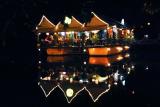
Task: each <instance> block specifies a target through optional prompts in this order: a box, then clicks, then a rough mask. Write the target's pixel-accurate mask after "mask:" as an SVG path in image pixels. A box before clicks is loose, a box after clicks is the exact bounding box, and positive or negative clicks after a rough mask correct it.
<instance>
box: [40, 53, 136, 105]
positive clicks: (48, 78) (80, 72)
mask: <svg viewBox="0 0 160 107" xmlns="http://www.w3.org/2000/svg"><path fill="white" fill-rule="evenodd" d="M39 70H40V77H39V83H38V84H39V86H40V87H41V88H42V90H43V92H44V94H45V96H46V97H47V96H49V95H50V93H51V92H52V91H54V89H56V88H59V89H60V90H61V91H62V92H63V93H64V96H65V97H66V99H67V101H68V103H70V102H71V101H72V100H73V99H74V98H75V97H76V96H77V95H78V94H79V93H80V92H81V91H87V92H88V93H89V95H90V96H91V98H92V100H93V101H94V102H96V101H97V100H98V99H99V97H101V96H102V95H103V94H104V93H106V92H108V91H109V90H110V89H111V87H112V86H117V85H118V86H125V84H126V79H125V78H126V77H127V76H128V75H129V74H130V73H131V72H132V71H134V65H133V64H132V63H131V62H130V60H129V53H125V54H119V55H114V56H110V57H80V56H77V55H75V56H48V57H47V60H46V61H43V62H42V63H41V64H40V66H39Z"/></svg>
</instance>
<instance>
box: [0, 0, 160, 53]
mask: <svg viewBox="0 0 160 107" xmlns="http://www.w3.org/2000/svg"><path fill="white" fill-rule="evenodd" d="M91 11H94V12H95V13H96V14H97V15H98V16H99V17H101V18H102V19H104V20H105V21H106V22H107V21H109V20H113V21H117V22H120V21H121V19H122V18H124V19H125V22H126V24H127V26H129V27H131V28H135V34H136V38H138V39H141V38H143V37H144V34H149V35H150V37H151V38H157V37H158V36H159V35H160V32H159V31H160V30H159V27H158V26H159V24H160V21H159V19H160V18H159V16H160V4H159V2H158V1H149V0H132V1H131V0H57V1H56V0H34V1H33V0H9V1H8V0H3V1H1V3H0V12H1V16H0V20H1V21H0V25H1V26H0V30H1V31H0V35H1V36H0V47H2V48H4V49H6V50H9V49H12V50H15V49H17V50H18V51H19V49H20V48H21V49H23V50H24V51H22V52H24V53H25V52H26V53H27V52H29V51H27V49H33V47H34V46H35V41H34V40H35V34H34V32H33V30H34V29H35V27H36V25H37V24H38V23H39V21H40V19H41V17H42V15H45V16H46V17H47V18H48V19H49V20H51V21H52V22H53V23H54V24H57V23H58V22H59V21H62V20H63V18H64V16H66V15H67V16H71V15H73V16H75V17H76V18H77V19H78V20H80V21H81V22H85V21H87V20H88V19H89V18H90V15H91V14H90V12H91ZM147 22H150V23H151V25H150V26H147ZM19 44H23V45H19ZM22 46H23V48H22ZM30 51H32V50H30ZM15 54H16V53H15ZM13 55H14V53H13Z"/></svg>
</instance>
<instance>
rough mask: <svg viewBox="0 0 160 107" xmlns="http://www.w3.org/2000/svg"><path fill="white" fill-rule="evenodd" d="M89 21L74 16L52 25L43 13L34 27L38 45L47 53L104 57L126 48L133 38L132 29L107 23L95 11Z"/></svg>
mask: <svg viewBox="0 0 160 107" xmlns="http://www.w3.org/2000/svg"><path fill="white" fill-rule="evenodd" d="M91 15H92V18H91V20H90V21H89V22H86V23H83V24H82V23H81V22H80V21H78V20H77V19H76V18H75V17H74V16H71V18H69V17H67V16H66V17H65V20H64V22H59V23H58V24H57V25H55V24H53V23H52V22H51V21H50V20H49V19H48V18H47V17H46V16H44V15H43V16H42V18H41V21H40V22H39V24H38V25H37V26H36V29H35V33H36V35H37V48H38V50H39V51H40V50H41V49H42V50H43V52H45V53H46V54H47V55H71V54H82V55H89V56H107V55H113V54H118V53H121V52H125V51H128V50H129V48H130V43H131V42H132V41H133V40H134V33H133V29H129V28H123V27H117V26H116V25H110V24H109V23H107V22H105V21H104V20H102V19H101V18H100V17H98V16H97V15H96V14H95V13H94V12H91Z"/></svg>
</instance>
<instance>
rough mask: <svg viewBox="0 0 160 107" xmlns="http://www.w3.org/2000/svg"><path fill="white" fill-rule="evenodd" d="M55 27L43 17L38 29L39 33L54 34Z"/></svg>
mask: <svg viewBox="0 0 160 107" xmlns="http://www.w3.org/2000/svg"><path fill="white" fill-rule="evenodd" d="M54 29H55V25H54V24H53V23H52V22H51V21H49V20H48V18H47V17H46V16H44V15H43V16H42V18H41V21H40V22H39V24H38V25H37V27H36V31H37V32H54Z"/></svg>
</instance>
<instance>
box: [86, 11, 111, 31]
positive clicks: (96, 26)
mask: <svg viewBox="0 0 160 107" xmlns="http://www.w3.org/2000/svg"><path fill="white" fill-rule="evenodd" d="M91 13H92V14H93V17H92V18H91V21H90V22H89V23H87V24H86V25H85V30H101V29H106V28H107V27H109V24H108V23H107V22H105V21H103V20H102V19H100V18H99V17H98V16H97V15H96V14H95V13H94V12H91Z"/></svg>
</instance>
